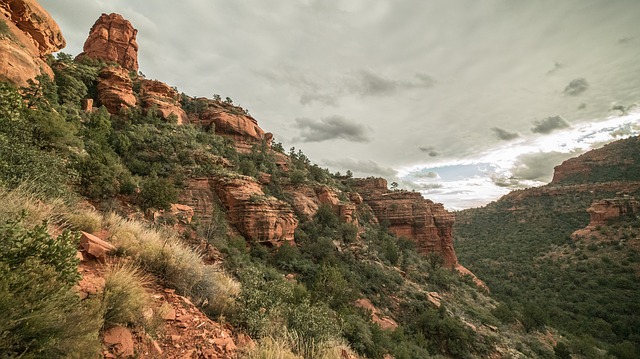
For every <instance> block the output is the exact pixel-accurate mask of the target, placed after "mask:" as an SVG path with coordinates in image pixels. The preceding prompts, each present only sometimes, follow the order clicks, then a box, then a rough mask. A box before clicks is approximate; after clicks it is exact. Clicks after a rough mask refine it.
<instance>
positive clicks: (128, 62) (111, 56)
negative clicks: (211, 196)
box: [78, 14, 138, 72]
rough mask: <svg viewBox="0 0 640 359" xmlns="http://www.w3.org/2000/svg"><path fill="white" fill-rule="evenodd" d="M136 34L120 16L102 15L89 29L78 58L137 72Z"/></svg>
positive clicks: (129, 24) (136, 31)
mask: <svg viewBox="0 0 640 359" xmlns="http://www.w3.org/2000/svg"><path fill="white" fill-rule="evenodd" d="M137 33H138V30H136V29H134V28H133V26H131V23H130V22H129V21H127V20H125V19H124V18H123V17H122V15H118V14H109V15H107V14H102V15H100V17H99V18H98V20H96V22H95V23H94V24H93V26H92V27H91V30H90V31H89V37H88V38H87V40H86V41H85V42H84V47H83V52H82V53H81V54H80V55H78V57H84V56H87V57H90V58H92V59H97V60H103V61H105V62H115V63H117V64H118V65H120V66H121V67H122V68H124V69H126V70H128V71H135V72H138V44H137V43H136V35H137Z"/></svg>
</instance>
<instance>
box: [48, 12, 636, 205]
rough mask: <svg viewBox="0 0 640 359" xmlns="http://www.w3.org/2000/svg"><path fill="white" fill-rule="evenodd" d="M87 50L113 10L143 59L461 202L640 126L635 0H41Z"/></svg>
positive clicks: (337, 161)
mask: <svg viewBox="0 0 640 359" xmlns="http://www.w3.org/2000/svg"><path fill="white" fill-rule="evenodd" d="M39 2H40V3H41V4H42V5H43V7H44V8H45V9H47V10H48V11H49V12H50V13H51V14H52V16H53V17H54V19H55V20H56V21H57V22H58V24H59V25H60V27H61V28H62V31H63V34H64V36H65V38H66V39H67V43H68V45H67V48H66V49H65V50H64V51H65V52H67V53H71V54H74V55H75V54H78V53H79V52H81V51H82V44H83V43H84V40H85V39H86V37H87V34H88V31H89V28H90V27H91V25H92V24H93V22H94V21H95V20H96V19H97V18H98V17H99V16H100V14H101V13H111V12H117V13H120V14H122V15H123V16H124V17H125V18H127V19H128V20H130V21H131V22H132V24H133V25H134V27H136V28H137V29H138V30H139V32H138V44H139V45H140V52H139V62H140V70H141V71H142V72H143V73H144V74H145V75H146V76H147V78H154V79H159V80H161V81H164V82H166V83H168V84H170V85H172V86H177V87H178V89H179V90H180V91H183V92H185V93H187V94H189V95H192V96H206V97H211V96H212V95H213V94H220V95H221V96H222V97H223V98H224V97H226V96H229V97H231V98H232V99H233V100H234V103H236V104H239V105H241V106H243V107H245V108H247V109H248V110H249V111H250V112H251V114H252V115H253V116H254V117H255V118H256V119H257V120H258V123H259V124H260V126H261V127H262V128H263V129H264V130H265V131H270V132H273V133H274V134H275V138H276V140H277V141H279V142H282V143H283V144H284V146H285V148H290V147H292V146H295V147H296V148H298V149H302V150H303V151H304V152H305V154H307V155H308V156H309V157H310V158H312V159H313V160H314V161H315V162H317V163H319V164H321V165H323V166H326V167H328V168H329V169H330V170H332V171H333V172H335V171H341V172H343V173H344V171H346V170H347V169H351V170H352V171H353V172H354V173H355V174H356V175H359V176H369V175H375V176H384V177H386V178H388V179H390V182H391V181H393V180H396V181H398V182H399V183H400V185H401V187H403V188H407V189H415V190H418V191H421V192H422V193H423V194H424V195H425V197H427V198H431V199H433V200H435V201H437V202H442V203H444V204H445V206H446V207H448V208H450V209H460V208H467V207H472V206H478V205H483V204H485V203H487V202H489V201H491V200H495V199H497V198H498V197H499V196H501V195H502V194H505V193H507V192H508V191H509V190H511V189H514V188H521V187H526V186H532V185H540V184H544V183H545V182H547V181H549V180H550V178H551V175H552V172H553V166H555V165H557V164H559V163H561V162H562V161H563V160H565V159H567V158H569V157H573V156H575V155H577V154H579V153H582V152H584V151H586V150H588V149H589V148H592V147H598V146H601V145H602V144H603V143H606V142H608V141H612V140H614V139H616V138H622V137H625V136H629V135H631V134H636V133H638V130H639V127H638V124H639V122H640V115H638V114H637V113H638V111H639V110H640V106H639V107H634V106H633V105H634V104H635V103H638V104H640V61H638V59H639V58H640V22H639V21H638V14H640V1H637V0H563V1H557V0H536V1H511V0H483V1H477V0H433V1H422V0H394V1H391V0H385V1H383V0H344V1H337V0H301V1H285V0H243V1H228V0H182V1H173V0H172V1H169V0H138V1H125V0H40V1H39Z"/></svg>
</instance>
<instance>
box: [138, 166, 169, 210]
mask: <svg viewBox="0 0 640 359" xmlns="http://www.w3.org/2000/svg"><path fill="white" fill-rule="evenodd" d="M177 200H178V190H177V189H176V187H175V185H174V184H173V183H171V181H170V180H168V179H166V178H159V177H158V176H157V175H156V174H155V173H152V174H151V176H150V177H149V178H147V179H145V180H144V181H143V182H142V189H141V190H140V205H141V206H142V208H143V209H147V208H158V209H169V207H170V206H171V204H172V203H175V202H176V201H177Z"/></svg>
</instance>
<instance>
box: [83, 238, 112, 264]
mask: <svg viewBox="0 0 640 359" xmlns="http://www.w3.org/2000/svg"><path fill="white" fill-rule="evenodd" d="M81 233H82V236H81V237H80V247H82V249H83V250H84V251H85V252H86V253H88V254H90V255H92V256H93V257H94V258H97V259H105V258H106V256H107V254H109V252H113V251H115V250H116V247H114V246H113V244H111V243H109V242H105V241H103V240H102V239H100V238H98V237H97V236H95V235H93V234H91V233H87V232H81Z"/></svg>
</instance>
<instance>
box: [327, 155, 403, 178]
mask: <svg viewBox="0 0 640 359" xmlns="http://www.w3.org/2000/svg"><path fill="white" fill-rule="evenodd" d="M321 162H322V164H323V165H325V166H329V167H334V168H338V169H343V170H351V171H353V172H356V173H358V174H360V175H362V174H365V175H378V176H385V177H394V176H395V175H396V174H397V172H396V170H394V169H393V168H390V167H382V166H380V165H379V164H378V163H376V162H373V161H371V160H354V159H351V158H340V159H336V160H329V159H324V160H322V161H321Z"/></svg>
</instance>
